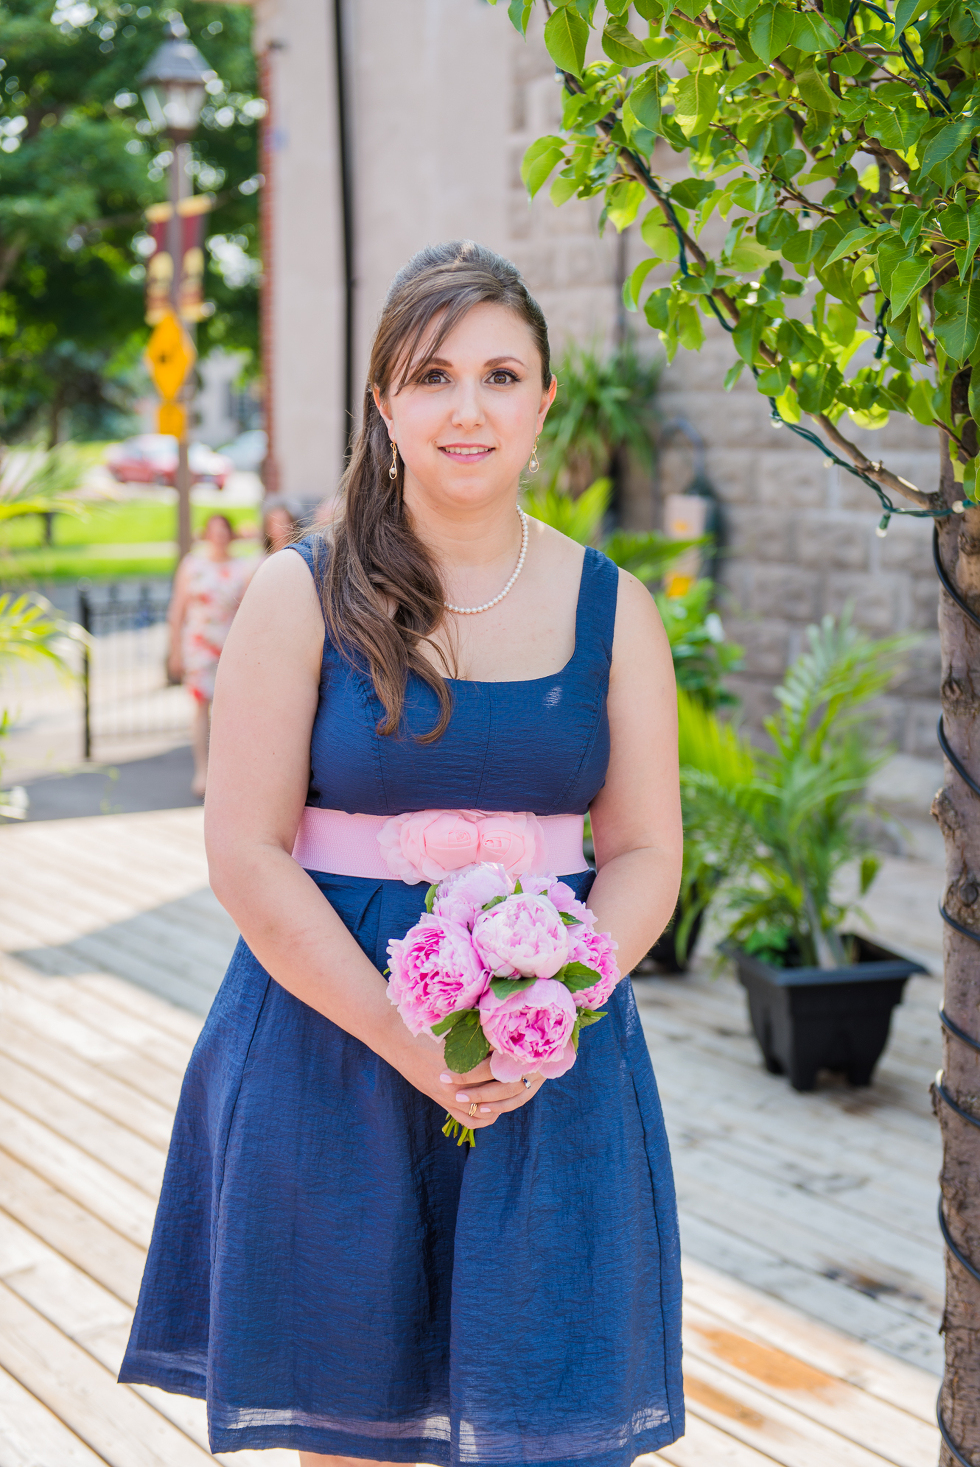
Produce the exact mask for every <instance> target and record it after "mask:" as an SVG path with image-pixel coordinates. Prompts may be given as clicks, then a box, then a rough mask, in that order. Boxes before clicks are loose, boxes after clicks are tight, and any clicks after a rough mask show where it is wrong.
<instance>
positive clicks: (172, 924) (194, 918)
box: [4, 872, 238, 971]
mask: <svg viewBox="0 0 980 1467" xmlns="http://www.w3.org/2000/svg"><path fill="white" fill-rule="evenodd" d="M116 880H117V881H118V882H119V883H125V889H126V891H127V900H125V901H118V900H116V901H111V900H106V899H104V898H101V899H100V895H99V893H98V892H97V891H93V889H92V883H91V882H90V881H85V882H84V883H83V882H81V881H76V882H73V883H71V882H70V883H66V884H65V886H64V888H63V889H60V890H59V891H58V893H57V900H56V905H53V898H54V897H55V893H53V892H51V893H48V892H47V891H45V890H44V888H43V886H39V884H38V883H37V882H35V881H34V880H33V874H32V877H31V879H28V878H27V877H26V876H21V877H20V879H18V878H17V877H16V876H14V875H13V874H12V873H9V872H7V873H5V874H4V890H5V892H6V894H7V896H8V900H9V901H11V902H14V903H16V909H15V911H14V912H12V911H10V910H9V909H5V914H4V921H5V922H7V923H13V924H15V925H16V927H18V928H19V929H20V930H22V931H23V932H25V933H28V934H30V935H31V937H32V938H33V940H34V941H35V942H36V943H38V944H40V945H50V946H52V947H58V946H74V945H76V944H77V943H80V942H82V940H83V939H92V938H94V937H97V936H109V935H111V937H112V939H113V941H118V942H119V943H120V944H123V945H125V946H126V947H127V948H128V949H129V950H131V951H132V952H133V953H134V955H136V956H138V955H139V954H140V952H141V951H142V950H143V948H144V947H145V946H147V945H148V944H159V947H160V955H161V958H169V959H170V960H171V962H173V961H176V960H177V959H184V960H186V959H187V957H188V956H189V955H192V954H193V953H194V952H197V953H198V955H199V956H198V965H199V966H200V967H201V968H202V969H207V970H209V971H210V969H212V968H214V967H218V968H219V969H220V970H221V971H223V970H224V967H225V966H226V965H227V962H228V956H229V953H230V951H231V949H232V948H233V947H234V945H235V942H237V940H238V934H237V929H235V927H234V925H233V923H232V922H231V918H230V917H227V915H226V914H225V913H223V912H221V909H220V908H217V911H218V912H221V917H223V918H224V921H216V920H214V919H213V918H212V919H211V920H210V921H203V920H202V917H201V911H200V908H199V907H196V906H195V904H194V902H193V900H192V898H193V896H195V895H197V893H191V894H190V895H189V896H187V897H176V898H171V899H170V900H168V901H164V902H159V903H153V904H151V903H149V902H147V901H145V900H144V901H143V902H140V903H137V902H135V901H134V900H133V893H132V890H131V886H132V878H131V876H129V875H127V874H126V873H124V872H121V873H120V875H119V876H118V878H116ZM213 900H214V899H213V897H212V901H213ZM188 917H190V918H191V922H190V924H189V925H190V929H191V930H188V922H187V918H188ZM178 918H179V920H177V919H178ZM20 945H21V944H18V947H19V946H20Z"/></svg>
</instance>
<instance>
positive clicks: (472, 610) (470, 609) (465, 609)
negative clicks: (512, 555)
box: [443, 505, 527, 616]
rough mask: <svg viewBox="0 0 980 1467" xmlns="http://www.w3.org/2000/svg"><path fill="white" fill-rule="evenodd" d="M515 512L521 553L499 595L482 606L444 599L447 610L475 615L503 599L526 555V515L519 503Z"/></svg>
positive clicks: (521, 568)
mask: <svg viewBox="0 0 980 1467" xmlns="http://www.w3.org/2000/svg"><path fill="white" fill-rule="evenodd" d="M517 513H518V514H519V515H520V517H521V553H520V555H519V556H518V557H517V565H516V566H515V567H514V574H513V575H512V576H511V578H510V580H509V581H508V582H507V584H506V586H505V587H504V589H503V590H502V591H501V593H500V595H499V596H495V597H494V598H493V600H492V601H485V602H484V604H483V605H482V606H454V605H453V603H452V602H451V601H444V602H443V605H444V606H445V608H446V610H447V611H455V612H456V614H457V615H458V616H476V615H477V614H478V613H479V612H481V611H489V610H490V608H491V606H496V604H497V602H498V601H503V599H504V597H505V596H506V595H507V592H508V591H509V590H510V588H511V587H512V586H513V584H514V582H515V581H516V580H517V577H518V576H519V575H520V573H521V571H522V570H523V569H524V557H525V556H526V555H527V515H526V514H525V513H524V511H523V510H522V509H521V506H520V505H518V506H517Z"/></svg>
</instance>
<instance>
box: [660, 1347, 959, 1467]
mask: <svg viewBox="0 0 980 1467" xmlns="http://www.w3.org/2000/svg"><path fill="white" fill-rule="evenodd" d="M684 1399H685V1404H686V1406H687V1409H688V1411H690V1413H691V1414H692V1416H697V1417H699V1418H700V1419H701V1420H702V1421H708V1422H710V1423H711V1425H712V1426H717V1427H718V1429H719V1430H720V1431H723V1432H725V1433H726V1434H727V1435H729V1436H733V1437H735V1439H736V1440H737V1441H740V1442H742V1443H744V1445H745V1446H749V1447H755V1448H756V1449H757V1450H758V1451H761V1452H765V1453H766V1454H767V1455H769V1456H770V1457H772V1459H773V1460H774V1461H775V1462H779V1463H781V1464H782V1467H829V1464H831V1463H832V1464H833V1467H895V1464H894V1463H892V1462H890V1461H889V1458H888V1457H887V1456H884V1455H882V1454H881V1453H880V1452H872V1451H869V1450H868V1449H867V1448H866V1447H863V1446H858V1445H857V1444H856V1443H855V1442H851V1441H848V1440H847V1439H846V1437H843V1436H841V1435H840V1434H839V1433H838V1432H836V1431H833V1430H829V1429H828V1428H826V1427H824V1426H822V1425H820V1424H818V1423H817V1422H814V1421H811V1420H809V1419H808V1418H807V1417H805V1416H802V1415H801V1414H800V1413H799V1412H798V1411H796V1410H794V1409H793V1408H792V1407H789V1406H786V1405H784V1404H783V1403H782V1402H781V1401H777V1400H774V1399H773V1398H772V1397H770V1396H767V1395H765V1394H764V1393H763V1392H762V1391H761V1390H758V1389H756V1388H755V1387H754V1386H749V1385H746V1384H744V1382H742V1381H740V1380H737V1379H735V1377H734V1376H732V1375H729V1374H726V1373H725V1372H724V1371H721V1370H718V1369H717V1368H716V1367H714V1366H713V1365H711V1364H709V1363H708V1362H707V1361H705V1360H696V1361H688V1362H687V1363H686V1365H685V1369H684ZM933 1460H934V1459H933V1458H929V1459H928V1460H923V1461H921V1462H916V1463H915V1464H914V1467H933Z"/></svg>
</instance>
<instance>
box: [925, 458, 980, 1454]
mask: <svg viewBox="0 0 980 1467" xmlns="http://www.w3.org/2000/svg"><path fill="white" fill-rule="evenodd" d="M948 443H949V440H948V439H947V438H946V437H945V435H944V436H943V438H942V444H943V448H942V461H941V491H942V495H943V499H944V501H945V503H946V504H952V503H953V502H954V501H955V500H956V499H958V498H959V497H960V495H961V494H962V487H961V486H960V485H959V484H957V483H955V481H954V479H953V472H952V465H951V463H950V460H949V453H948ZM938 524H939V527H940V528H939V546H940V555H941V557H942V561H943V565H944V567H945V569H946V574H947V576H948V577H949V579H950V581H951V582H952V584H953V585H954V586H955V587H956V589H957V590H958V591H959V594H960V595H961V596H962V597H963V598H964V600H965V601H966V602H967V603H968V604H969V605H970V607H971V608H972V609H973V610H975V611H976V612H977V613H978V614H980V509H974V510H970V511H968V512H967V513H966V514H964V515H950V516H949V518H948V519H945V520H940V521H938ZM939 633H940V643H941V647H942V709H943V720H944V724H945V730H946V738H947V740H948V743H949V746H950V748H951V749H952V751H953V753H954V754H955V755H956V756H957V758H958V759H959V761H960V763H961V764H962V765H963V766H964V768H965V769H966V771H967V773H969V774H970V775H971V776H972V778H973V779H974V780H975V781H976V782H977V783H978V784H980V725H978V714H980V628H978V627H976V626H974V625H973V623H972V622H971V621H970V620H969V618H968V617H967V616H965V615H964V614H963V611H962V610H961V609H960V607H958V606H957V605H956V603H955V601H954V600H953V599H952V598H951V597H950V596H949V595H947V593H946V592H945V591H944V590H942V589H941V590H940V593H939ZM933 815H934V816H935V818H936V820H937V821H938V822H939V825H940V826H941V828H942V832H943V835H944V837H945V842H946V887H945V892H944V898H943V900H944V904H945V907H946V911H947V912H948V913H949V915H950V917H952V918H953V919H954V920H955V921H956V922H959V923H960V924H961V925H962V926H963V927H965V928H967V929H969V930H970V931H971V932H977V933H978V934H980V798H978V796H977V795H975V794H974V793H973V792H972V791H971V789H970V788H969V786H968V785H967V784H966V783H965V781H964V780H963V779H962V778H961V777H960V775H959V774H958V773H957V772H956V770H955V769H954V768H953V767H952V765H951V764H950V761H949V760H948V759H947V760H946V762H945V782H944V785H943V788H942V789H941V790H940V791H939V793H938V794H937V795H936V798H935V800H934V801H933ZM944 968H945V985H944V998H943V1005H944V1008H945V1012H946V1014H947V1016H948V1018H949V1019H950V1020H951V1021H952V1022H953V1023H954V1024H956V1025H957V1026H958V1027H959V1028H960V1029H961V1030H963V1031H964V1032H965V1033H966V1034H968V1035H969V1036H970V1037H971V1038H972V1039H974V1040H976V1041H978V1042H980V941H977V942H975V941H973V940H972V939H971V938H970V937H967V936H964V935H963V934H962V933H960V932H957V931H956V930H955V928H953V927H951V926H950V925H949V924H948V923H947V924H945V931H944ZM937 1080H941V1083H942V1084H943V1087H944V1089H945V1091H946V1094H947V1095H948V1096H949V1098H950V1099H951V1100H953V1101H955V1103H956V1105H958V1106H960V1107H962V1109H963V1110H964V1111H966V1112H967V1114H968V1115H970V1116H975V1117H976V1118H977V1121H978V1125H972V1124H971V1123H970V1121H969V1120H966V1119H964V1117H963V1116H961V1115H959V1114H957V1112H956V1110H954V1109H953V1107H952V1106H951V1105H950V1104H949V1103H948V1102H947V1100H946V1099H945V1098H944V1097H943V1096H941V1095H940V1094H939V1093H938V1091H937V1090H936V1089H935V1088H934V1090H933V1105H934V1107H935V1111H936V1115H937V1117H938V1120H939V1125H940V1129H941V1131H942V1138H943V1163H942V1172H941V1175H940V1183H941V1187H942V1207H943V1210H944V1212H945V1217H946V1223H947V1226H948V1228H949V1233H950V1236H951V1238H952V1240H953V1243H954V1244H955V1246H956V1248H957V1249H958V1250H959V1251H960V1253H961V1254H963V1255H964V1256H965V1257H966V1258H967V1259H969V1261H970V1262H971V1264H972V1265H973V1267H974V1268H976V1269H977V1270H978V1271H980V1053H978V1052H977V1051H976V1050H974V1049H972V1048H971V1047H970V1046H969V1045H968V1044H965V1043H964V1042H963V1041H962V1040H961V1039H958V1038H956V1037H955V1036H954V1035H951V1034H950V1033H948V1032H946V1031H945V1030H944V1032H943V1074H942V1076H940V1077H937ZM942 1328H943V1332H944V1334H945V1337H946V1375H945V1380H944V1382H943V1387H942V1393H941V1398H940V1399H941V1409H942V1415H943V1418H944V1420H945V1424H946V1427H947V1430H948V1432H949V1435H950V1438H951V1440H952V1441H953V1442H954V1443H955V1445H956V1447H957V1449H958V1451H959V1452H960V1453H961V1454H962V1457H963V1458H965V1459H966V1460H967V1461H968V1462H972V1463H976V1464H980V1282H978V1281H977V1280H976V1279H974V1278H972V1277H971V1276H970V1274H969V1272H968V1271H967V1270H966V1269H965V1268H964V1267H963V1265H962V1264H961V1263H959V1262H958V1261H957V1260H956V1258H955V1257H954V1256H953V1254H952V1253H951V1252H950V1251H949V1250H947V1253H946V1309H945V1313H944V1316H943V1326H942ZM940 1467H958V1463H957V1459H956V1457H955V1456H954V1455H953V1454H952V1452H951V1451H950V1450H949V1448H948V1447H947V1446H946V1445H943V1447H942V1449H941V1452H940Z"/></svg>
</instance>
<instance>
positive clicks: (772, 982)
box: [724, 937, 927, 1090]
mask: <svg viewBox="0 0 980 1467" xmlns="http://www.w3.org/2000/svg"><path fill="white" fill-rule="evenodd" d="M854 940H855V941H856V942H857V947H858V952H859V954H860V957H859V959H858V961H857V962H856V963H852V964H851V965H849V966H848V967H843V968H773V967H771V966H770V965H769V964H768V963H764V962H761V961H760V959H759V958H755V957H752V956H751V955H750V954H749V953H746V952H743V951H742V949H741V948H736V947H734V946H733V945H728V944H726V945H725V948H724V951H725V952H726V953H727V954H728V956H729V957H730V958H733V959H734V961H735V965H736V967H737V969H738V979H739V982H740V983H741V984H742V987H743V988H744V989H745V991H746V993H747V994H748V1000H749V1016H750V1017H751V1020H752V1028H753V1031H754V1032H755V1037H756V1039H757V1040H758V1041H759V1048H760V1049H761V1050H762V1057H763V1059H764V1061H765V1065H766V1069H767V1070H768V1071H769V1072H770V1074H773V1075H784V1074H785V1075H788V1076H789V1082H790V1084H791V1085H792V1087H793V1089H794V1090H812V1089H813V1088H814V1087H815V1085H816V1083H817V1071H818V1070H819V1069H828V1070H843V1071H844V1074H845V1075H846V1076H847V1078H848V1080H849V1081H850V1083H851V1084H852V1085H870V1084H871V1076H872V1074H873V1073H874V1067H875V1065H876V1064H877V1063H878V1060H879V1059H880V1057H881V1052H882V1050H883V1049H884V1047H885V1045H886V1043H887V1042H888V1030H889V1027H890V1025H891V1017H892V1009H893V1008H894V1007H895V1005H896V1004H899V1003H901V1001H902V992H903V990H904V988H905V984H906V982H907V981H908V979H909V978H910V977H911V976H912V974H913V973H925V972H927V969H925V968H924V967H923V966H922V964H921V963H915V962H912V960H911V959H910V958H903V957H900V956H899V955H898V954H897V953H892V952H889V951H888V949H887V948H883V947H877V946H876V945H875V944H874V943H873V942H869V941H868V940H867V938H864V937H858V938H856V939H854Z"/></svg>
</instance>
